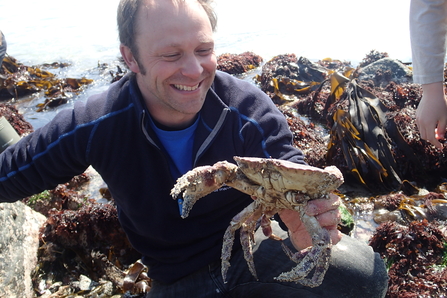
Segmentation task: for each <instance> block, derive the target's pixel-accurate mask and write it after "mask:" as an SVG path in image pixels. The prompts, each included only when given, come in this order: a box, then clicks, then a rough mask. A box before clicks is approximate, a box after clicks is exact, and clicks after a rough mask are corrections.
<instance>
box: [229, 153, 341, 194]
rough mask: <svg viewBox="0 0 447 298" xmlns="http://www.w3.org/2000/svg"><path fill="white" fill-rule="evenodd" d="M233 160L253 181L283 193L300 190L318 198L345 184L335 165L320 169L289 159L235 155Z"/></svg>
mask: <svg viewBox="0 0 447 298" xmlns="http://www.w3.org/2000/svg"><path fill="white" fill-rule="evenodd" d="M234 160H235V161H236V163H237V164H238V167H239V169H240V170H241V171H242V172H243V173H244V174H245V175H246V176H247V177H248V178H249V179H250V180H252V181H254V182H256V183H258V184H260V185H263V186H264V187H268V186H270V188H272V189H275V190H277V191H280V192H285V191H287V190H297V191H300V192H302V193H305V194H307V195H309V196H310V197H311V198H317V197H321V196H323V195H325V194H327V193H330V192H332V191H334V190H335V189H337V188H338V187H339V186H340V185H342V184H343V182H344V179H343V175H342V173H341V172H340V170H339V169H338V168H337V167H335V166H329V167H326V168H324V169H320V168H317V167H313V166H309V165H302V164H297V163H294V162H290V161H287V160H279V159H271V158H257V157H238V156H235V157H234Z"/></svg>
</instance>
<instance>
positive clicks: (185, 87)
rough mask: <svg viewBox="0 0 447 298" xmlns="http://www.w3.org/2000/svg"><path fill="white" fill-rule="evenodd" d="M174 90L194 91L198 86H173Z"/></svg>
mask: <svg viewBox="0 0 447 298" xmlns="http://www.w3.org/2000/svg"><path fill="white" fill-rule="evenodd" d="M174 87H175V88H177V89H179V90H183V91H194V90H196V89H197V88H199V84H197V85H195V86H192V87H191V86H185V85H174Z"/></svg>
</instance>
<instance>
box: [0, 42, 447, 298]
mask: <svg viewBox="0 0 447 298" xmlns="http://www.w3.org/2000/svg"><path fill="white" fill-rule="evenodd" d="M7 61H12V62H9V63H10V64H5V63H4V64H3V65H2V69H1V70H0V97H1V98H2V99H3V103H2V104H0V116H5V117H6V118H7V120H8V121H9V122H10V123H11V124H12V125H13V127H14V128H15V129H16V130H17V131H18V133H19V134H20V135H22V136H23V135H25V134H27V133H30V132H31V131H32V127H31V125H29V123H27V122H26V121H25V120H24V118H23V116H22V115H20V113H19V112H18V110H17V108H16V105H17V104H20V98H21V97H22V96H24V95H29V94H30V93H36V92H43V91H45V90H48V89H51V88H53V87H52V86H59V87H57V88H59V89H58V90H56V91H53V92H50V93H48V94H51V96H49V97H48V95H47V97H45V95H44V96H42V97H45V98H43V100H44V103H43V105H41V106H38V107H36V109H41V110H42V111H43V112H44V111H45V110H47V109H51V108H52V106H56V105H63V104H64V103H65V102H67V101H66V99H67V98H68V97H67V94H72V95H70V96H74V97H75V96H76V92H79V91H80V90H82V89H83V88H88V84H89V83H91V82H89V81H88V80H86V79H83V78H82V79H66V78H57V77H55V76H52V75H47V76H46V77H45V76H42V75H37V74H39V73H40V74H42V73H43V70H42V69H41V67H44V66H40V67H29V66H24V65H21V64H20V63H19V62H17V61H15V60H14V59H13V58H12V59H10V60H7ZM101 67H103V68H107V66H106V65H102V66H101ZM123 69H124V68H122V69H121V68H119V69H118V71H115V70H110V73H111V76H110V81H111V82H112V81H115V80H119V79H120V77H121V76H122V75H123V74H124V73H125V70H123ZM218 69H219V70H222V71H225V72H228V73H230V74H232V75H234V76H237V77H240V78H241V79H244V80H249V81H252V82H253V83H254V84H256V85H258V86H259V88H261V89H262V90H263V91H264V92H265V93H266V94H267V95H269V97H270V98H271V99H272V101H273V102H274V103H275V104H276V105H277V107H278V109H279V110H280V111H282V112H283V114H284V116H285V117H286V119H287V121H288V123H289V126H290V129H291V131H292V133H293V136H294V145H295V146H297V147H298V148H300V149H301V150H303V152H304V153H305V155H306V158H307V159H306V161H307V162H308V163H309V164H310V165H313V166H317V167H324V166H326V165H336V166H337V167H338V168H339V169H340V170H341V171H342V172H343V175H344V176H345V181H346V183H345V184H344V185H343V186H342V187H341V188H340V189H339V195H340V196H341V197H342V199H343V200H344V203H345V206H346V210H347V212H346V218H347V221H345V222H344V224H342V225H340V229H341V230H342V231H343V232H344V233H346V234H349V235H351V236H352V237H357V238H361V239H362V240H365V241H367V242H368V243H369V244H370V245H371V246H372V247H373V249H374V250H375V251H377V252H379V253H380V254H381V255H382V257H383V258H384V259H385V260H386V262H387V264H388V267H389V276H390V282H389V289H388V293H387V297H443V296H444V295H446V294H447V293H446V288H447V281H446V280H447V271H446V269H445V265H446V263H447V238H446V232H445V220H446V219H447V207H446V206H447V200H446V197H445V196H446V192H447V185H446V184H445V178H446V177H447V167H446V163H447V159H446V158H445V156H446V153H447V152H446V150H447V149H444V150H443V151H439V150H437V149H435V148H434V147H432V146H431V145H430V144H428V143H426V142H425V141H423V140H421V139H420V137H419V134H418V131H417V127H416V125H415V123H414V119H415V117H414V115H415V109H416V107H417V104H418V102H419V100H420V98H421V89H420V87H419V86H418V85H415V84H413V83H412V71H411V67H409V66H408V65H406V64H404V63H402V62H401V61H398V60H395V59H392V58H391V57H388V55H387V54H386V53H379V52H376V51H371V52H370V53H368V54H367V55H366V57H365V58H364V60H363V61H362V62H361V63H360V65H359V66H358V67H355V68H354V67H353V66H352V65H350V63H349V62H346V61H338V60H332V59H323V60H320V61H317V62H312V61H309V60H308V59H307V58H305V57H296V56H295V55H294V54H283V55H278V56H276V57H274V58H272V59H271V60H269V61H263V59H262V57H260V56H258V55H256V54H255V53H250V52H247V53H242V54H224V55H221V56H219V57H218ZM31 70H32V71H31ZM46 78H48V80H47V79H46ZM50 79H51V81H50ZM24 80H25V81H27V84H23V83H19V82H23V81H24ZM39 80H40V81H39ZM56 80H59V81H58V82H59V83H54V84H53V83H51V82H55V81H56ZM48 82H50V83H48ZM60 82H65V83H64V84H65V85H64V84H61V83H60ZM52 84H53V85H52ZM61 86H63V87H61ZM11 98H13V100H11ZM98 181H99V182H98ZM349 219H351V220H352V221H353V224H352V225H351V224H348V222H349ZM0 223H1V224H0V297H46V298H49V297H142V295H143V294H142V293H143V292H147V291H149V290H150V279H149V278H148V277H147V276H146V275H145V268H144V266H143V265H142V264H141V263H139V262H138V259H139V256H138V254H137V253H136V252H135V251H134V250H133V249H132V248H131V247H130V245H129V244H128V241H127V239H126V237H125V235H124V233H123V232H122V230H121V228H120V226H119V222H118V219H117V215H116V208H115V206H114V204H113V198H112V197H111V196H110V194H109V193H108V191H107V186H105V185H103V184H102V183H101V179H100V177H98V176H97V174H96V173H95V172H94V171H93V170H91V169H90V170H89V172H86V173H85V174H84V175H81V176H78V177H74V179H73V180H71V181H70V182H67V183H66V184H63V185H59V186H58V187H57V188H56V189H54V190H48V191H46V192H43V193H41V194H38V195H36V196H33V197H29V198H24V199H23V200H22V201H21V202H16V203H13V204H10V203H3V204H0ZM403 240H405V241H403ZM346 282H349V281H346Z"/></svg>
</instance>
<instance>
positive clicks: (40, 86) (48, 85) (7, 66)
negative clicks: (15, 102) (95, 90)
mask: <svg viewBox="0 0 447 298" xmlns="http://www.w3.org/2000/svg"><path fill="white" fill-rule="evenodd" d="M50 66H51V67H54V66H59V67H65V66H66V64H61V63H57V64H51V65H50ZM92 82H93V80H90V79H86V78H81V79H74V78H57V77H56V75H54V74H53V73H51V72H49V71H46V70H43V69H41V68H39V67H36V66H25V65H23V64H22V63H19V62H18V61H17V60H16V59H14V58H13V57H11V56H6V57H5V59H4V60H3V63H2V66H1V75H0V99H1V100H9V99H12V98H13V99H19V98H22V97H24V96H28V95H31V94H34V93H38V92H43V94H44V97H45V102H44V103H40V104H39V105H38V109H37V111H43V110H44V109H46V108H48V107H56V106H59V105H61V104H64V103H67V101H68V100H70V99H71V98H72V97H73V94H77V93H79V92H80V91H82V90H83V86H85V85H88V84H91V83H92Z"/></svg>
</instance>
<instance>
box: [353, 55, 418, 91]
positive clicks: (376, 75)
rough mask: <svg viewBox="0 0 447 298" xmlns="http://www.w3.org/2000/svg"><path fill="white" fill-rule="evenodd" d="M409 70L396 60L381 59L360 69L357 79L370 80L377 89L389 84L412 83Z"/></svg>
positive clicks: (411, 74)
mask: <svg viewBox="0 0 447 298" xmlns="http://www.w3.org/2000/svg"><path fill="white" fill-rule="evenodd" d="M412 76H413V73H412V71H411V69H410V68H409V67H408V66H406V65H405V64H403V63H402V62H400V61H399V60H396V59H391V58H382V59H380V60H377V61H375V62H373V63H371V64H368V65H367V66H365V67H363V68H360V69H359V72H358V79H359V80H361V81H367V80H372V81H373V82H374V84H375V86H377V87H386V86H387V85H388V84H389V83H390V82H395V83H396V84H403V83H412V82H413V77H412Z"/></svg>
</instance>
